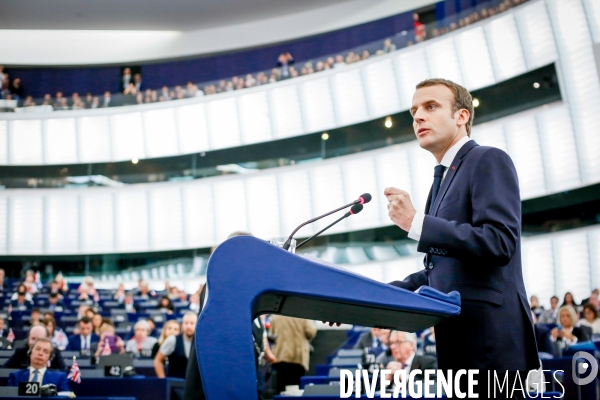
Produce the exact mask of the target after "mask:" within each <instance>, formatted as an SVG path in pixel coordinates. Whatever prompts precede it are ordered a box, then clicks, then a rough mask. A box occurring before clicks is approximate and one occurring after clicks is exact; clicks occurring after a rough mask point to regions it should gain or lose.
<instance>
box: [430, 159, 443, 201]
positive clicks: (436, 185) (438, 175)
mask: <svg viewBox="0 0 600 400" xmlns="http://www.w3.org/2000/svg"><path fill="white" fill-rule="evenodd" d="M445 169H446V167H444V166H443V165H442V164H440V165H436V166H435V168H434V169H433V186H432V187H431V203H430V204H429V211H430V212H431V209H432V208H433V205H434V204H435V198H436V197H437V195H438V192H439V191H440V186H441V185H442V178H443V177H444V170H445Z"/></svg>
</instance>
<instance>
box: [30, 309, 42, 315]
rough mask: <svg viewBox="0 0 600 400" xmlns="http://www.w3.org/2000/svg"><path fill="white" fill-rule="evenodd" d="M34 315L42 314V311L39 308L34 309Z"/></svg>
mask: <svg viewBox="0 0 600 400" xmlns="http://www.w3.org/2000/svg"><path fill="white" fill-rule="evenodd" d="M33 313H38V314H41V313H42V310H40V309H39V308H34V309H32V310H31V314H33Z"/></svg>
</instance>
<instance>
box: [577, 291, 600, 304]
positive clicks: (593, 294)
mask: <svg viewBox="0 0 600 400" xmlns="http://www.w3.org/2000/svg"><path fill="white" fill-rule="evenodd" d="M598 296H600V289H598V288H596V289H594V290H592V294H591V295H590V297H588V298H587V299H583V301H582V302H581V305H582V306H583V305H586V304H587V303H589V302H590V299H594V298H595V299H596V300H598Z"/></svg>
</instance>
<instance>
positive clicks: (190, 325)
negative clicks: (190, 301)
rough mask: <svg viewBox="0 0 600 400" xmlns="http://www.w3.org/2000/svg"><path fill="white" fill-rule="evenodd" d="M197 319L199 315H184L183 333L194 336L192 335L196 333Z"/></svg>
mask: <svg viewBox="0 0 600 400" xmlns="http://www.w3.org/2000/svg"><path fill="white" fill-rule="evenodd" d="M197 319H198V318H197V317H195V316H193V315H190V314H188V315H186V316H184V317H183V333H184V334H185V335H186V336H187V337H192V335H193V334H194V330H195V329H196V321H197Z"/></svg>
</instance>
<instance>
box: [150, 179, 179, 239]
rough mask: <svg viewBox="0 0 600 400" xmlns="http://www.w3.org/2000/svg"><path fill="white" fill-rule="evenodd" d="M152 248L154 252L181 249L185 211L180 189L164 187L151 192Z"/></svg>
mask: <svg viewBox="0 0 600 400" xmlns="http://www.w3.org/2000/svg"><path fill="white" fill-rule="evenodd" d="M149 193H150V196H149V197H150V216H151V220H150V227H149V232H150V246H151V247H152V249H153V250H167V249H173V248H181V247H183V246H184V244H183V210H182V206H183V203H182V199H181V188H180V187H177V186H175V187H162V188H160V189H155V190H151V191H150V192H149Z"/></svg>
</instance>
